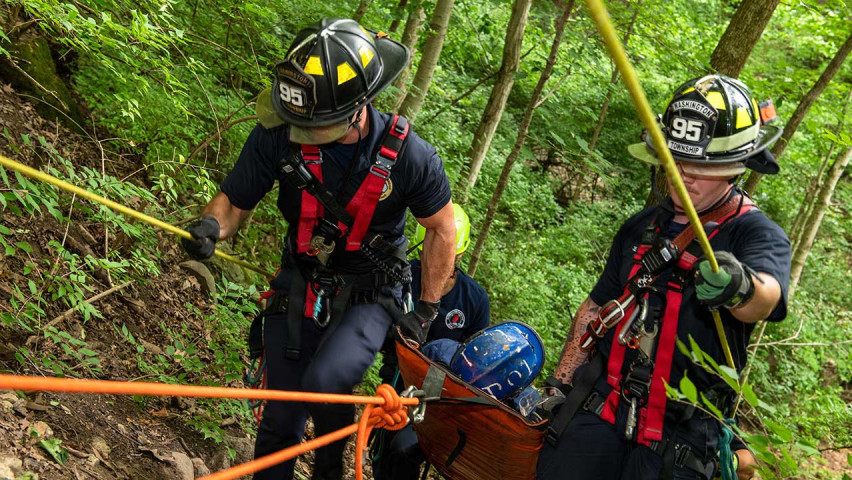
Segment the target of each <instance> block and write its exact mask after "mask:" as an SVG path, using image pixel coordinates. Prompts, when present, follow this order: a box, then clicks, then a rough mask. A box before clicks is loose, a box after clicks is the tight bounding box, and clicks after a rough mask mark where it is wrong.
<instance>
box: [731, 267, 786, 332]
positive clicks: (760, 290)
mask: <svg viewBox="0 0 852 480" xmlns="http://www.w3.org/2000/svg"><path fill="white" fill-rule="evenodd" d="M756 277H759V278H756ZM761 280H762V281H761ZM751 281H752V282H753V283H754V295H752V297H751V299H750V300H749V301H748V302H746V303H745V305H743V306H741V307H739V308H732V309H731V310H730V311H731V315H733V316H734V318H736V319H737V320H739V321H741V322H743V323H755V322H758V321H760V320H765V319H766V318H768V317H769V315H770V314H771V313H772V310H774V309H775V306H776V305H778V302H779V301H780V300H781V285H780V284H779V283H778V280H775V278H774V277H773V276H772V275H769V274H767V273H757V275H756V276H755V275H752V277H751Z"/></svg>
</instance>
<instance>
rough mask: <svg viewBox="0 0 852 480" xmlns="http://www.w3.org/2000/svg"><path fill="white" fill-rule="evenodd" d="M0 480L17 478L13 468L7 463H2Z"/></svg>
mask: <svg viewBox="0 0 852 480" xmlns="http://www.w3.org/2000/svg"><path fill="white" fill-rule="evenodd" d="M0 480H15V474H14V473H13V472H12V469H11V468H9V467H7V466H6V465H0Z"/></svg>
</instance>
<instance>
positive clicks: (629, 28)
mask: <svg viewBox="0 0 852 480" xmlns="http://www.w3.org/2000/svg"><path fill="white" fill-rule="evenodd" d="M641 6H642V0H638V1H637V2H636V7H635V10H633V18H631V19H630V25H628V26H627V31H626V32H625V33H624V40H623V42H622V43H624V48H625V49H627V44H628V43H630V35H631V34H632V33H633V27H634V25H636V17H637V16H639V8H640V7H641ZM616 82H618V69H617V68H615V66H613V67H612V76H611V77H610V79H609V84H610V86H612V85H615V83H616ZM612 92H613V89H612V88H609V89H608V90H607V92H606V97H605V98H604V101H603V105H602V106H601V114H600V115H598V123H597V124H595V130H594V131H593V132H592V138H591V139H590V140H589V154H590V155H591V153H592V152H594V151H595V146H596V145H597V144H598V136H600V134H601V130H603V123H604V119H605V118H606V112H607V110H609V102H611V101H612Z"/></svg>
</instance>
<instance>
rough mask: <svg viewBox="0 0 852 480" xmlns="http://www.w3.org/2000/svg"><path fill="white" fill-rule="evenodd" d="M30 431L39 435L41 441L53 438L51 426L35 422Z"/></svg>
mask: <svg viewBox="0 0 852 480" xmlns="http://www.w3.org/2000/svg"><path fill="white" fill-rule="evenodd" d="M30 430H32V431H34V432H36V433H37V434H38V438H39V439H45V438H49V437H52V436H53V430H52V429H51V428H50V426H49V425H48V424H46V423H44V422H41V421H39V422H33V424H32V425H31V426H30Z"/></svg>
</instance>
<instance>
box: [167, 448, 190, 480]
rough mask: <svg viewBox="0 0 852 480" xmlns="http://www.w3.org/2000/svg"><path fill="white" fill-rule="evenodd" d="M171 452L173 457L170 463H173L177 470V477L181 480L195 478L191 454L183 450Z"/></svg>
mask: <svg viewBox="0 0 852 480" xmlns="http://www.w3.org/2000/svg"><path fill="white" fill-rule="evenodd" d="M171 453H172V459H171V460H170V461H169V463H171V464H172V466H173V467H174V469H175V470H176V471H177V474H178V475H177V478H178V479H180V480H195V473H194V471H195V467H194V464H193V463H192V460H191V459H190V458H189V456H188V455H187V454H185V453H183V452H171Z"/></svg>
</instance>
